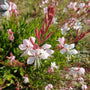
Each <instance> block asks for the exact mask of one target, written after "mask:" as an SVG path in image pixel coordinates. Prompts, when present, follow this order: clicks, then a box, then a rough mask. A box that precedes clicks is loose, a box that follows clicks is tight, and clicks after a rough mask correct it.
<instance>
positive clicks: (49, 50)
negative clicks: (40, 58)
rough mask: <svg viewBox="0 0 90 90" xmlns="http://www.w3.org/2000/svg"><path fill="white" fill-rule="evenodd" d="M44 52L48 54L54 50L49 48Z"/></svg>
mask: <svg viewBox="0 0 90 90" xmlns="http://www.w3.org/2000/svg"><path fill="white" fill-rule="evenodd" d="M46 52H47V53H48V54H50V55H51V54H53V53H54V51H53V50H51V49H47V50H46Z"/></svg>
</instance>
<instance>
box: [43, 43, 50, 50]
mask: <svg viewBox="0 0 90 90" xmlns="http://www.w3.org/2000/svg"><path fill="white" fill-rule="evenodd" d="M50 47H51V45H50V44H44V45H43V46H42V48H43V49H48V48H50Z"/></svg>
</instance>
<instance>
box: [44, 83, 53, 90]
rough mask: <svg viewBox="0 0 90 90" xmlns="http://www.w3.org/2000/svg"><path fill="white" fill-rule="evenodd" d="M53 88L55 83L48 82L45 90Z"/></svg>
mask: <svg viewBox="0 0 90 90" xmlns="http://www.w3.org/2000/svg"><path fill="white" fill-rule="evenodd" d="M52 88H53V85H52V84H48V85H47V86H46V87H45V90H51V89H52Z"/></svg>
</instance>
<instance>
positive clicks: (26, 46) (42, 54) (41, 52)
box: [19, 37, 54, 67]
mask: <svg viewBox="0 0 90 90" xmlns="http://www.w3.org/2000/svg"><path fill="white" fill-rule="evenodd" d="M19 48H20V50H22V51H24V52H23V54H22V55H21V56H25V55H29V56H30V57H29V58H28V59H27V64H33V63H34V65H35V66H36V63H38V67H39V66H40V61H39V60H40V59H47V58H48V57H49V56H50V55H51V54H53V53H54V51H53V50H51V49H50V48H51V45H50V44H44V45H43V46H42V47H39V46H38V44H36V43H35V38H34V37H30V38H29V40H28V39H24V40H23V44H20V45H19Z"/></svg>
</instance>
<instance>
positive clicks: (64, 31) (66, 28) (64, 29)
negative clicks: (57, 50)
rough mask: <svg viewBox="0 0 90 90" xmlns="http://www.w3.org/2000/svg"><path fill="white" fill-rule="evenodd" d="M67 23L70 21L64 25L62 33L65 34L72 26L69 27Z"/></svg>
mask: <svg viewBox="0 0 90 90" xmlns="http://www.w3.org/2000/svg"><path fill="white" fill-rule="evenodd" d="M67 25H68V23H65V24H64V25H63V27H61V33H62V34H65V33H66V32H67V31H69V30H70V28H69V27H68V26H67Z"/></svg>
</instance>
